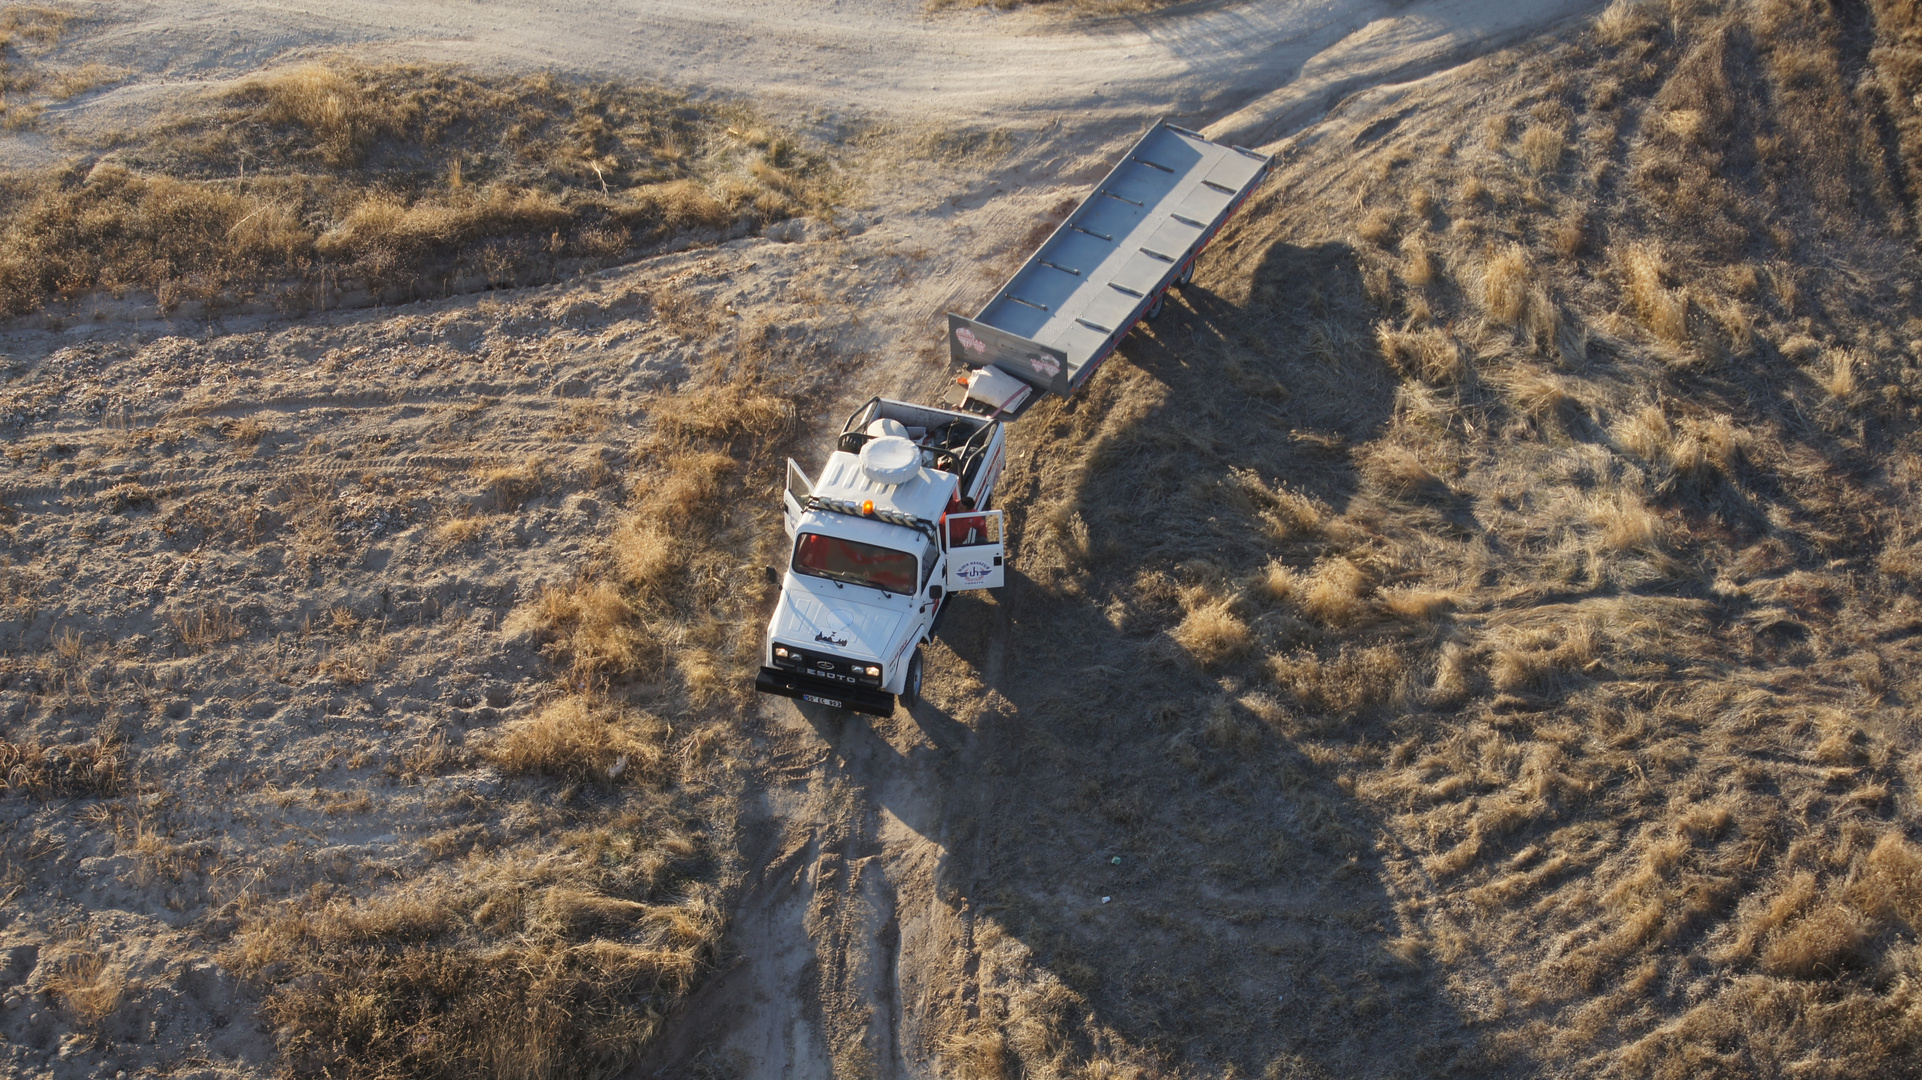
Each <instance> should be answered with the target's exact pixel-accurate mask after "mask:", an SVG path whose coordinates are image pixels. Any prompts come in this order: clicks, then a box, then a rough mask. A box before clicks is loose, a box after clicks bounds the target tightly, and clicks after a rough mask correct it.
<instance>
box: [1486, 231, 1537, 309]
mask: <svg viewBox="0 0 1922 1080" xmlns="http://www.w3.org/2000/svg"><path fill="white" fill-rule="evenodd" d="M1533 285H1534V278H1533V273H1532V271H1531V270H1530V269H1529V265H1528V252H1527V251H1526V250H1525V249H1524V248H1523V247H1522V246H1521V245H1520V244H1510V245H1508V246H1507V247H1505V248H1503V249H1501V250H1500V251H1498V252H1496V253H1495V254H1494V255H1493V256H1491V257H1490V258H1489V259H1488V261H1487V263H1486V264H1485V265H1484V266H1483V267H1482V275H1481V302H1482V310H1483V311H1484V312H1485V313H1486V314H1487V315H1488V317H1489V318H1490V319H1492V320H1493V321H1495V322H1496V323H1499V324H1500V325H1502V326H1518V325H1520V324H1521V321H1522V316H1523V315H1524V314H1525V313H1526V312H1527V311H1528V297H1529V291H1530V289H1531V288H1532V287H1533Z"/></svg>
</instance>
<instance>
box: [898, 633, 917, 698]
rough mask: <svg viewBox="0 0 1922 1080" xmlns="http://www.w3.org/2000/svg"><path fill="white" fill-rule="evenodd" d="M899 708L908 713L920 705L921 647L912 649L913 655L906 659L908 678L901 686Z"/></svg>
mask: <svg viewBox="0 0 1922 1080" xmlns="http://www.w3.org/2000/svg"><path fill="white" fill-rule="evenodd" d="M900 698H901V707H902V708H904V709H907V710H908V711H909V712H913V711H914V707H915V706H916V705H919V704H921V646H919V645H916V646H915V647H914V655H913V656H912V657H910V658H909V659H908V677H907V680H906V681H905V682H903V683H902V684H901V694H900Z"/></svg>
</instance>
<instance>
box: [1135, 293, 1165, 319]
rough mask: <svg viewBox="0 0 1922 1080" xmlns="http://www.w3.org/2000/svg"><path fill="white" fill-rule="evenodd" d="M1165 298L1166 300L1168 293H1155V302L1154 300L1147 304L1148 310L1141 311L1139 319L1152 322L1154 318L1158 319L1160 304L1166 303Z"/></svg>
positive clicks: (1159, 316)
mask: <svg viewBox="0 0 1922 1080" xmlns="http://www.w3.org/2000/svg"><path fill="white" fill-rule="evenodd" d="M1167 300H1168V294H1167V293H1159V294H1157V295H1156V296H1155V302H1154V303H1152V304H1149V305H1148V310H1147V311H1146V312H1145V313H1143V314H1142V316H1141V321H1142V322H1154V321H1155V320H1156V319H1159V318H1161V306H1162V305H1163V304H1164V303H1166V302H1167Z"/></svg>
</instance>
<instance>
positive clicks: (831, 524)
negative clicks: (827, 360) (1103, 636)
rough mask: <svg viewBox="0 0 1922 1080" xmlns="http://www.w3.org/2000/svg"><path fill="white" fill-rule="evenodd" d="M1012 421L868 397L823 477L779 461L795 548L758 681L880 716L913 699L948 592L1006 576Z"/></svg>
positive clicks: (765, 687) (987, 585)
mask: <svg viewBox="0 0 1922 1080" xmlns="http://www.w3.org/2000/svg"><path fill="white" fill-rule="evenodd" d="M1006 453H1007V433H1006V429H1005V428H1004V427H1003V426H1002V425H1001V424H1000V423H999V422H998V421H996V420H994V419H992V418H984V417H983V416H980V415H977V414H974V413H971V412H963V411H955V410H950V409H940V408H933V407H930V406H926V405H911V404H908V403H906V402H901V401H893V400H889V399H885V398H873V399H871V400H870V401H868V403H867V404H866V405H863V406H862V407H861V408H860V409H857V410H856V411H855V412H854V414H853V415H852V416H850V417H849V418H848V422H847V424H846V425H845V426H844V427H843V429H842V432H841V435H840V438H839V439H838V440H836V443H835V449H834V451H833V453H831V454H830V455H829V456H828V460H827V463H826V465H825V466H824V467H823V469H822V470H821V475H820V478H819V479H818V480H813V479H810V478H809V477H808V475H807V473H806V472H805V471H804V470H803V469H802V468H801V466H800V465H798V464H796V463H795V462H794V461H793V460H789V461H788V463H787V485H786V489H785V490H784V491H783V493H782V503H783V510H784V519H785V525H786V529H787V535H788V538H789V539H790V541H792V544H791V546H790V548H789V549H788V558H787V565H786V566H785V567H784V568H783V569H782V570H781V572H780V575H779V580H780V585H781V597H780V601H779V602H778V603H777V604H776V605H775V608H774V614H773V616H772V617H771V618H770V619H769V621H768V628H767V639H766V643H765V646H764V652H763V655H762V661H761V671H760V674H759V675H758V676H757V677H756V678H755V688H756V689H757V690H760V691H761V692H763V693H769V694H778V695H781V696H783V697H791V698H797V699H801V700H805V701H812V702H815V703H817V704H821V705H826V706H829V707H833V708H842V709H852V710H855V711H858V712H866V713H872V714H874V715H877V716H887V715H890V714H892V713H893V711H894V706H895V703H896V699H897V698H898V699H900V700H901V702H902V703H903V704H905V705H907V706H909V707H912V706H913V705H914V704H915V703H916V701H918V700H919V698H920V692H921V674H922V654H921V646H922V645H923V644H925V643H927V642H929V641H931V640H933V637H934V632H935V627H936V624H937V622H938V620H939V619H940V616H941V613H942V611H943V610H944V609H945V608H946V605H947V604H948V603H949V602H950V601H951V600H952V599H953V596H954V594H955V593H956V592H959V591H962V590H965V589H991V588H997V587H999V586H1000V585H1001V584H1002V582H1003V581H1004V580H1005V575H1006V558H1007V551H1006V544H1005V540H1004V533H1003V529H1002V518H1001V511H999V510H993V509H990V508H989V507H990V503H991V501H992V499H993V495H994V486H995V483H996V481H998V480H999V479H1000V477H1001V472H1002V469H1003V467H1004V466H1005V464H1006Z"/></svg>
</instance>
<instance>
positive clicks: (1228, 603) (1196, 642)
mask: <svg viewBox="0 0 1922 1080" xmlns="http://www.w3.org/2000/svg"><path fill="white" fill-rule="evenodd" d="M1170 636H1171V637H1173V638H1174V641H1175V644H1177V645H1179V646H1181V647H1182V648H1183V649H1185V650H1186V651H1187V652H1188V655H1190V656H1192V657H1194V658H1195V660H1196V661H1197V662H1199V663H1200V664H1201V665H1202V666H1203V667H1214V666H1216V665H1218V664H1221V663H1223V662H1224V661H1227V660H1230V659H1233V658H1234V657H1237V656H1240V655H1241V654H1243V653H1245V652H1247V651H1248V649H1249V647H1250V646H1252V645H1253V644H1254V635H1253V634H1251V633H1250V632H1249V630H1248V624H1247V623H1246V622H1244V621H1243V620H1242V619H1241V617H1240V616H1238V615H1236V614H1235V604H1234V600H1233V598H1232V597H1214V598H1209V597H1207V595H1206V594H1205V593H1201V594H1198V595H1197V597H1196V599H1195V600H1194V601H1193V606H1191V607H1189V608H1188V611H1187V614H1185V615H1183V616H1182V618H1181V624H1180V625H1179V626H1176V627H1175V628H1174V630H1173V632H1172V633H1171V634H1170Z"/></svg>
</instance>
